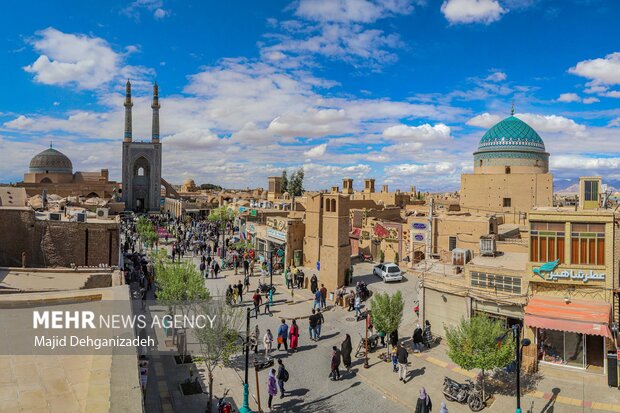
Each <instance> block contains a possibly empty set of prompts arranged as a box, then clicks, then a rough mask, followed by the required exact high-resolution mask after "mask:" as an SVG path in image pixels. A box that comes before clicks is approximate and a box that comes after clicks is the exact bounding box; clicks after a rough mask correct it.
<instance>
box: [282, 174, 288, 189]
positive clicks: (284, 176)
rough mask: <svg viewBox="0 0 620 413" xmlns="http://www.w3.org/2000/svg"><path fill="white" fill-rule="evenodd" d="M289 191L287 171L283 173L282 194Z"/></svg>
mask: <svg viewBox="0 0 620 413" xmlns="http://www.w3.org/2000/svg"><path fill="white" fill-rule="evenodd" d="M287 191H288V175H287V174H286V169H285V170H283V171H282V192H287Z"/></svg>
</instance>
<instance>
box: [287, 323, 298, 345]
mask: <svg viewBox="0 0 620 413" xmlns="http://www.w3.org/2000/svg"><path fill="white" fill-rule="evenodd" d="M289 335H290V336H291V350H293V351H294V352H297V347H298V346H299V327H297V321H295V320H294V319H293V321H292V323H291V329H290V331H289Z"/></svg>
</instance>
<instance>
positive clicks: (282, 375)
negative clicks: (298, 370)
mask: <svg viewBox="0 0 620 413" xmlns="http://www.w3.org/2000/svg"><path fill="white" fill-rule="evenodd" d="M276 378H277V379H278V387H279V388H280V398H281V399H283V398H284V383H285V382H287V381H288V371H287V370H286V369H285V368H284V363H282V359H278V374H277V375H276Z"/></svg>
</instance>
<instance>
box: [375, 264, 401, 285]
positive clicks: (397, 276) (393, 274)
mask: <svg viewBox="0 0 620 413" xmlns="http://www.w3.org/2000/svg"><path fill="white" fill-rule="evenodd" d="M372 273H373V274H374V275H378V276H379V277H381V278H382V279H383V281H385V282H388V281H401V280H402V279H403V274H402V272H401V270H400V268H399V267H398V265H396V264H394V263H387V264H379V265H376V266H375V267H374V268H373V269H372Z"/></svg>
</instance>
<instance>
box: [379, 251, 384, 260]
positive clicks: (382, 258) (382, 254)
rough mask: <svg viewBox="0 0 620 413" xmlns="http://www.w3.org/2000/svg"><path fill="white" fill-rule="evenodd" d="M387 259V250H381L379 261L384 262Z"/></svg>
mask: <svg viewBox="0 0 620 413" xmlns="http://www.w3.org/2000/svg"><path fill="white" fill-rule="evenodd" d="M383 261H385V252H383V250H381V251H379V262H381V263H383Z"/></svg>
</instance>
